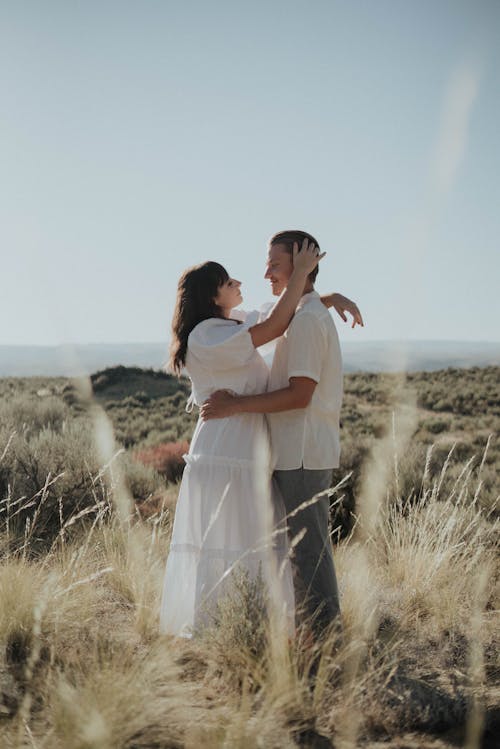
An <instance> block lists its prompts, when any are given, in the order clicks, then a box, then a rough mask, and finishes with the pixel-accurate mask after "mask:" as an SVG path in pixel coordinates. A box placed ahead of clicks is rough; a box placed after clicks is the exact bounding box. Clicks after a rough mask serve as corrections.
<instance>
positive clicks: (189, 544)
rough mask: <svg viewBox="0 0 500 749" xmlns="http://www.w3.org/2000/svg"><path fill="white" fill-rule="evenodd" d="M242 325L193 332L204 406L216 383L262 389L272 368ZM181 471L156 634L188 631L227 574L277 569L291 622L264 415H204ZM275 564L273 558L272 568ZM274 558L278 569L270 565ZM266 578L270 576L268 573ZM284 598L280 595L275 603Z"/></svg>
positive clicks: (214, 323)
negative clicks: (182, 472) (210, 418)
mask: <svg viewBox="0 0 500 749" xmlns="http://www.w3.org/2000/svg"><path fill="white" fill-rule="evenodd" d="M258 320H259V313H258V312H255V313H248V314H246V315H245V321H244V323H238V322H237V321H235V320H227V319H217V318H212V319H209V320H204V321H203V322H201V323H199V325H197V326H196V327H195V328H194V330H193V331H192V332H191V334H190V336H189V339H188V348H187V355H186V364H185V368H186V371H187V373H188V374H189V377H190V379H191V383H192V399H193V401H194V403H195V404H196V405H197V406H200V405H201V404H202V403H203V401H204V400H206V398H208V396H209V395H210V394H211V393H213V392H214V391H215V390H219V389H221V388H226V389H230V390H233V391H235V392H236V393H238V394H241V395H249V394H256V393H262V392H265V390H266V387H267V380H268V374H269V370H268V367H267V365H266V363H265V362H264V360H263V358H262V357H261V356H260V354H259V353H258V352H257V351H256V349H255V347H254V345H253V343H252V338H251V335H250V333H249V330H248V329H249V327H251V325H254V324H255V323H256V322H258ZM184 458H185V461H186V468H185V470H184V474H183V478H182V482H181V486H180V490H179V496H178V499H177V506H176V512H175V518H174V526H173V530H172V538H171V543H170V550H169V555H168V559H167V563H166V569H165V576H164V582H163V591H162V597H161V604H160V631H161V632H163V633H169V634H174V635H181V636H189V635H190V634H191V631H192V628H193V626H196V625H198V624H200V623H203V622H204V621H205V618H204V617H205V614H206V611H207V608H209V607H210V606H211V605H212V604H213V603H215V602H216V601H217V600H218V599H219V598H220V597H221V596H222V595H223V594H225V593H226V592H227V591H229V590H230V584H231V574H232V572H233V571H235V570H241V568H244V570H246V571H247V572H248V573H250V575H252V576H255V575H257V574H262V575H263V578H264V580H266V579H267V578H268V577H269V575H271V574H272V569H274V571H276V566H277V568H278V569H279V572H280V574H279V575H278V576H276V574H274V575H273V586H272V588H270V590H272V591H273V601H274V603H275V604H278V606H279V607H280V610H281V611H282V612H284V616H285V617H286V621H287V627H288V628H289V629H293V608H294V594H293V582H292V573H291V567H290V563H289V560H288V559H287V541H286V533H284V532H281V533H278V534H277V535H276V534H275V535H274V537H273V538H272V539H271V533H272V530H273V528H274V529H276V528H278V527H281V528H284V522H283V518H284V507H283V503H282V500H281V498H280V496H279V494H278V493H277V492H276V491H275V490H273V488H272V484H271V468H270V463H269V436H268V429H267V423H266V419H265V416H264V415H263V414H238V415H236V416H232V417H230V418H224V419H213V420H210V421H202V420H201V419H199V420H198V423H197V425H196V428H195V431H194V435H193V438H192V441H191V446H190V449H189V453H188V454H187V455H185V456H184ZM276 563H277V565H276ZM273 565H274V567H273ZM268 582H271V581H270V580H268ZM276 597H278V599H279V600H278V601H276V600H275V599H276Z"/></svg>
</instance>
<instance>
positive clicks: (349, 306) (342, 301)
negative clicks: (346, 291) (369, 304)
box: [321, 293, 365, 328]
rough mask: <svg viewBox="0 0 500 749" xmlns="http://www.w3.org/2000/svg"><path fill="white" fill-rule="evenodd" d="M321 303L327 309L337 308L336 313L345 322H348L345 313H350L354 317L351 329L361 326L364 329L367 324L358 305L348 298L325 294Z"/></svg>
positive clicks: (340, 295) (336, 294)
mask: <svg viewBox="0 0 500 749" xmlns="http://www.w3.org/2000/svg"><path fill="white" fill-rule="evenodd" d="M321 301H322V302H323V304H324V305H325V307H328V308H330V307H335V309H336V311H337V312H338V314H339V315H340V317H341V318H342V320H343V321H344V322H347V316H346V314H345V313H346V312H349V314H351V315H352V325H351V328H354V327H356V325H361V327H362V328H363V327H364V325H365V324H364V322H363V318H362V317H361V312H360V311H359V308H358V305H357V304H355V302H353V301H352V300H351V299H349V298H348V297H346V296H342V294H338V293H333V294H325V295H324V296H322V297H321Z"/></svg>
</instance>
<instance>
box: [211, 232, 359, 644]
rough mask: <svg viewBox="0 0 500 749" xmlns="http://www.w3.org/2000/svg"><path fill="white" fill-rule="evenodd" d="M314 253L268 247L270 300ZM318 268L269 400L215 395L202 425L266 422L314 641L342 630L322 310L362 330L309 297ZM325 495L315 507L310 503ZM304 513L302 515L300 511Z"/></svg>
mask: <svg viewBox="0 0 500 749" xmlns="http://www.w3.org/2000/svg"><path fill="white" fill-rule="evenodd" d="M309 243H313V244H314V245H316V247H317V249H318V252H319V245H318V243H317V241H316V240H315V239H314V237H313V236H312V235H311V234H308V233H307V232H303V231H299V230H289V231H283V232H279V233H278V234H275V235H274V236H273V237H272V238H271V240H270V242H269V251H268V257H267V267H266V274H265V278H267V279H269V281H270V282H271V287H272V292H273V295H274V296H279V295H280V294H281V293H282V292H283V290H284V289H285V288H286V285H287V283H288V280H289V278H290V276H291V274H292V270H293V253H294V246H295V251H297V248H298V247H299V246H300V245H301V244H302V246H307V245H308V244H309ZM317 272H318V268H315V270H314V271H312V272H311V273H310V275H309V277H308V280H307V283H306V285H305V287H304V294H303V296H302V298H301V300H300V302H299V305H298V307H297V311H296V313H295V316H294V317H293V319H292V321H291V323H290V325H289V327H288V330H287V332H286V333H285V335H283V336H282V337H281V338H280V339H279V340H278V342H277V344H276V351H275V355H274V359H273V363H272V368H271V373H270V380H269V387H268V392H267V393H263V394H262V395H249V396H238V395H231V394H230V393H228V392H227V391H219V392H217V393H214V394H213V395H212V396H211V398H210V399H209V400H208V401H207V402H206V403H205V404H204V406H203V407H202V410H201V415H202V417H203V418H223V417H226V416H231V415H233V414H235V413H244V412H247V413H248V412H251V413H266V414H267V415H268V420H269V425H270V430H271V442H272V448H273V456H274V460H275V470H274V479H275V481H276V483H277V485H278V487H279V490H280V492H281V494H282V496H283V500H284V503H285V509H286V513H287V518H288V519H287V523H288V530H289V533H290V536H291V538H292V539H296V541H297V543H296V545H295V548H294V555H293V560H292V561H293V564H294V571H295V586H296V599H297V604H298V607H297V608H298V613H299V621H300V618H301V616H302V615H303V614H305V615H306V616H307V618H308V620H309V621H310V622H311V623H312V626H313V630H314V632H315V633H316V635H317V636H320V635H322V634H323V633H324V632H325V631H327V629H328V628H329V627H330V625H331V624H332V623H334V622H335V623H339V622H340V617H339V615H340V606H339V595H338V588H337V580H336V576H335V568H334V563H333V556H332V549H331V543H330V537H329V531H328V520H329V498H328V496H327V494H326V492H327V490H328V489H329V487H330V486H331V482H332V472H333V469H334V468H336V467H338V465H339V457H340V443H339V418H340V407H341V402H342V360H341V353H340V346H339V340H338V335H337V331H336V328H335V324H334V322H333V320H332V318H331V316H330V314H329V312H328V310H327V309H326V307H327V306H336V307H337V309H338V308H339V307H340V309H339V314H341V316H342V317H343V319H344V320H345V319H346V317H345V314H344V313H343V311H344V310H348V311H349V312H351V314H352V316H353V327H354V326H355V325H356V324H360V325H363V321H362V318H361V315H360V313H359V310H358V308H357V307H356V305H354V304H353V303H351V302H349V300H347V299H346V298H345V297H340V295H331V296H329V297H324V298H321V297H320V296H319V294H318V293H317V292H316V291H315V290H314V282H315V280H316V276H317ZM321 492H324V493H323V495H322V496H320V497H318V498H317V499H316V500H315V501H314V502H312V503H311V502H309V503H308V500H310V499H311V497H315V495H317V494H320V493H321ZM304 504H305V505H306V506H305V507H302V505H304Z"/></svg>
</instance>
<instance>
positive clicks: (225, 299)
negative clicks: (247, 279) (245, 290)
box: [214, 278, 243, 311]
mask: <svg viewBox="0 0 500 749" xmlns="http://www.w3.org/2000/svg"><path fill="white" fill-rule="evenodd" d="M240 286H241V281H237V280H236V279H235V278H228V279H227V281H225V282H224V283H223V284H222V286H219V289H218V291H217V296H216V297H214V302H215V304H217V305H218V306H219V307H220V308H221V309H223V310H227V311H229V310H232V309H233V307H237V306H238V305H239V304H241V303H242V301H243V297H242V295H241V291H240Z"/></svg>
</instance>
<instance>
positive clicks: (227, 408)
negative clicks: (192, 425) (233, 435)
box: [200, 390, 237, 421]
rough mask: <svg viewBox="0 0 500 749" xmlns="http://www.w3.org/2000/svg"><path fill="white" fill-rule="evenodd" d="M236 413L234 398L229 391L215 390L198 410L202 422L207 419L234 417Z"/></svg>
mask: <svg viewBox="0 0 500 749" xmlns="http://www.w3.org/2000/svg"><path fill="white" fill-rule="evenodd" d="M235 413H237V411H236V396H235V394H234V393H233V392H232V391H231V390H216V391H215V393H212V395H211V396H210V398H208V399H207V400H206V401H205V402H204V403H203V405H202V407H201V408H200V416H201V418H202V419H203V421H208V420H209V419H225V418H226V417H228V416H234V414H235Z"/></svg>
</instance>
